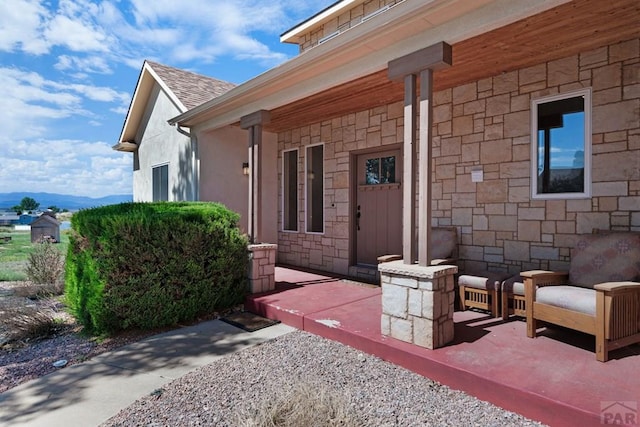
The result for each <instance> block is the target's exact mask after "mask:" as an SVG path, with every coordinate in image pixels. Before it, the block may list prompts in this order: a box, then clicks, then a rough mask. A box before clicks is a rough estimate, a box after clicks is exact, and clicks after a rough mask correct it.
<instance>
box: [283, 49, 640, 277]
mask: <svg viewBox="0 0 640 427" xmlns="http://www.w3.org/2000/svg"><path fill="white" fill-rule="evenodd" d="M454 60H455V59H454ZM436 79H437V74H436ZM580 88H591V89H592V104H593V108H592V168H591V177H592V197H591V198H589V199H562V200H532V199H531V187H530V180H531V177H530V175H531V163H530V161H531V160H530V157H531V147H530V142H531V135H530V134H531V100H532V99H536V98H540V97H543V96H547V95H553V94H560V93H564V92H568V91H573V90H576V89H580ZM372 96H375V94H372ZM433 130H434V138H433V144H434V151H433V154H434V164H435V167H434V176H433V178H434V183H433V211H434V212H433V221H434V224H433V225H437V226H456V227H457V228H458V231H459V236H460V243H461V245H460V247H459V258H460V260H461V262H460V264H459V266H460V267H461V270H462V271H464V270H465V268H474V269H491V270H502V271H509V272H517V271H520V270H528V269H565V268H566V267H567V264H568V260H569V256H570V248H571V247H572V246H573V242H574V239H575V236H576V234H580V233H590V232H591V231H592V229H593V228H603V229H618V230H629V229H631V230H640V39H633V40H629V41H626V42H622V43H618V44H613V45H611V46H606V47H602V48H598V49H594V50H589V51H585V52H583V53H581V54H579V55H575V56H571V57H568V58H563V59H559V60H555V61H551V62H548V63H543V64H539V65H536V66H533V67H529V68H525V69H520V70H517V71H511V72H507V73H504V74H501V75H499V76H495V77H493V78H487V79H483V80H480V81H476V82H472V83H469V84H465V85H463V86H458V87H454V88H451V89H447V90H443V91H440V92H437V93H435V94H434V114H433ZM402 138H403V107H402V103H401V102H398V103H394V104H389V105H386V106H381V107H378V108H374V109H371V110H366V111H361V112H358V113H354V114H349V115H346V116H343V117H339V118H336V119H333V120H328V121H324V122H322V123H315V124H312V125H310V126H304V127H301V128H297V129H291V130H290V131H287V132H282V133H280V134H279V135H278V151H279V156H280V160H279V163H278V167H279V174H282V170H281V169H282V160H281V156H282V150H286V149H291V148H296V147H298V148H301V149H300V151H299V169H300V177H299V192H298V193H299V215H300V216H299V221H298V223H299V230H300V231H299V232H279V234H278V245H279V248H278V260H279V262H283V263H288V264H293V265H300V266H304V267H310V268H317V269H320V270H325V271H333V272H336V273H341V274H348V273H349V259H350V258H349V257H350V255H351V254H350V250H351V248H350V242H349V234H350V227H351V223H350V219H351V208H352V207H351V205H350V203H349V197H350V183H351V177H350V176H351V175H350V173H351V170H350V168H351V157H350V156H351V155H352V154H355V153H357V152H358V151H362V150H366V149H372V148H375V147H382V146H388V145H393V144H400V143H401V142H402ZM319 142H324V143H325V145H324V147H325V152H324V157H325V162H324V165H325V232H324V233H323V234H322V235H315V234H306V233H304V232H303V230H304V176H303V175H304V167H303V165H304V156H305V152H304V147H305V146H307V145H309V144H315V143H319ZM474 166H476V167H477V166H482V169H483V172H484V181H483V182H479V183H474V182H471V168H472V167H474ZM280 176H281V175H280ZM280 182H282V181H281V180H280ZM278 191H279V197H280V206H281V201H282V188H279V190H278ZM279 218H280V219H279V221H281V215H279ZM281 229H282V225H281V224H279V230H281Z"/></svg>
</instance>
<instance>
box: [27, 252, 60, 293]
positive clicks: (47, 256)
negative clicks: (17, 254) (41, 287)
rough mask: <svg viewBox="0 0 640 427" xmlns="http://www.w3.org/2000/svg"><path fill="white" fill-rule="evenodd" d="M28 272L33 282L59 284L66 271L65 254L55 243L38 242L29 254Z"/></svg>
mask: <svg viewBox="0 0 640 427" xmlns="http://www.w3.org/2000/svg"><path fill="white" fill-rule="evenodd" d="M26 273H27V277H28V278H29V280H31V281H32V282H33V283H36V284H46V285H56V284H59V283H60V282H61V281H62V275H63V273H64V255H63V254H62V252H61V251H60V250H59V249H58V248H57V247H55V244H54V243H50V242H47V241H45V242H42V243H38V244H36V245H34V248H33V252H31V253H30V254H29V261H28V264H27V269H26Z"/></svg>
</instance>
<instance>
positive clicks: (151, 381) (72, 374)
mask: <svg viewBox="0 0 640 427" xmlns="http://www.w3.org/2000/svg"><path fill="white" fill-rule="evenodd" d="M293 330H294V328H292V327H289V326H286V325H283V324H279V325H275V326H271V327H268V328H265V329H261V330H259V331H256V332H252V333H249V332H245V331H243V330H242V329H239V328H236V327H234V326H231V325H229V324H227V323H224V322H221V321H219V320H213V321H208V322H203V323H200V324H198V325H194V326H189V327H185V328H181V329H177V330H174V331H170V332H166V333H163V334H160V335H156V336H153V337H149V338H147V339H145V340H142V341H138V342H136V343H133V344H129V345H127V346H124V347H121V348H119V349H117V350H115V351H112V352H107V353H102V354H100V355H98V356H96V357H94V358H92V359H91V360H89V361H87V362H85V363H80V364H77V365H73V366H69V367H67V368H63V369H60V370H58V371H56V372H53V373H51V374H49V375H46V376H44V377H42V378H38V379H35V380H33V381H29V382H27V383H24V384H22V385H20V386H18V387H15V388H13V389H11V390H8V391H6V392H4V393H2V394H0V425H3V426H5V425H6V426H8V425H10V426H27V425H28V426H47V427H55V426H64V427H72V426H83V427H84V426H95V425H98V424H100V423H102V422H104V421H106V420H107V419H109V418H110V417H112V416H113V415H115V414H117V413H118V412H119V411H120V410H121V409H123V408H126V407H127V406H129V405H130V404H131V403H133V402H134V401H136V400H137V399H139V398H141V397H143V396H148V395H149V394H151V393H153V392H154V391H155V390H157V389H159V388H161V387H162V386H163V385H164V384H166V383H168V382H170V381H172V380H174V379H176V378H179V377H181V376H183V375H185V374H186V373H188V372H190V371H192V370H194V369H196V368H198V367H200V366H204V365H207V364H209V363H211V362H213V361H215V360H216V359H219V358H221V357H223V356H225V355H227V354H230V353H233V352H236V351H239V350H242V349H244V348H247V347H251V346H254V345H257V344H260V343H263V342H265V341H268V340H270V339H273V338H275V337H278V336H281V335H284V334H287V333H289V332H291V331H293Z"/></svg>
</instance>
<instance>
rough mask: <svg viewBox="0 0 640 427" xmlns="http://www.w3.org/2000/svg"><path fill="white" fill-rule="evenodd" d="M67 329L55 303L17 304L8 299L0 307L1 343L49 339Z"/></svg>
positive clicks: (12, 299) (13, 300) (14, 300)
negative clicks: (60, 318) (59, 317)
mask: <svg viewBox="0 0 640 427" xmlns="http://www.w3.org/2000/svg"><path fill="white" fill-rule="evenodd" d="M65 328H66V325H65V324H64V322H62V321H61V320H59V319H58V315H57V312H56V310H55V305H54V303H53V302H48V303H42V302H41V303H39V304H37V305H36V304H29V305H28V304H25V303H17V302H16V299H14V298H7V299H6V300H5V301H3V303H2V305H0V338H1V339H0V342H5V343H19V342H28V341H34V340H39V339H43V338H48V337H51V336H53V335H56V334H58V333H59V332H61V331H62V330H63V329H65Z"/></svg>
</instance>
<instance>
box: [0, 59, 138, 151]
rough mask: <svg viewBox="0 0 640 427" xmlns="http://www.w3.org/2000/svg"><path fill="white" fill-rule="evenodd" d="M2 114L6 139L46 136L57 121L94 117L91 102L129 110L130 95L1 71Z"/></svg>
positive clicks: (36, 75) (35, 74)
mask: <svg viewBox="0 0 640 427" xmlns="http://www.w3.org/2000/svg"><path fill="white" fill-rule="evenodd" d="M0 87H2V88H3V90H4V96H3V97H0V111H4V112H5V116H6V118H7V120H6V122H5V124H4V125H3V132H2V136H0V143H1V142H2V141H1V140H2V139H9V140H11V139H17V138H27V137H37V136H44V135H45V134H46V129H47V125H49V124H50V123H51V122H52V121H54V120H60V119H65V118H69V117H72V116H88V117H93V116H95V113H92V112H90V111H89V110H88V109H87V107H86V106H84V104H85V102H87V101H95V102H103V103H108V104H116V105H117V107H116V108H120V109H125V110H126V107H127V106H128V105H129V100H130V96H131V95H130V94H129V93H126V92H118V91H116V90H114V89H111V88H109V87H101V86H91V85H84V84H66V83H62V82H58V81H52V80H47V79H45V78H44V77H42V76H41V75H39V74H38V73H34V72H31V71H22V70H18V69H15V68H0Z"/></svg>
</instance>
